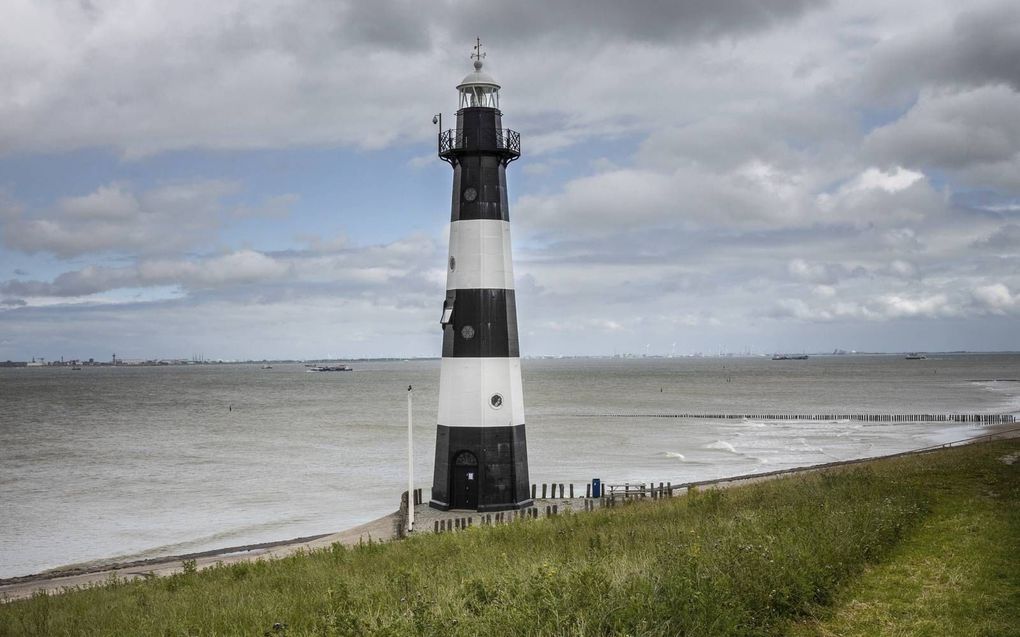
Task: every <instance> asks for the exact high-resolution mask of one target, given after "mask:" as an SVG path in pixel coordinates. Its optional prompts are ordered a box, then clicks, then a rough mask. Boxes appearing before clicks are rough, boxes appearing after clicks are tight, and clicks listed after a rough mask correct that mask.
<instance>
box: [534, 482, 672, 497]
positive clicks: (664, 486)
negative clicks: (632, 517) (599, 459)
mask: <svg viewBox="0 0 1020 637" xmlns="http://www.w3.org/2000/svg"><path fill="white" fill-rule="evenodd" d="M538 487H539V485H537V484H533V485H531V499H532V500H537V499H538V498H539V495H538V493H539V491H538ZM557 491H559V496H557V495H556V493H557ZM541 493H542V495H541V499H543V500H548V499H550V498H553V499H555V498H557V497H558V498H560V499H566V498H570V499H574V485H573V484H563V483H559V484H557V483H551V484H550V483H545V482H543V483H542V491H541ZM568 493H569V495H567V494H568ZM672 495H673V485H672V483H669V482H660V483H659V486H655V483H654V482H652V483H651V485H649V486H646V485H645V483H643V482H640V483H634V484H631V483H629V482H625V483H622V484H607V483H603V484H602V490H601V492H600V493H599V497H601V498H612V497H615V496H622V497H625V498H626V497H635V496H636V497H652V498H659V497H672ZM584 497H585V498H586V499H589V498H591V497H592V485H591V483H590V482H589V483H587V484H585V485H584Z"/></svg>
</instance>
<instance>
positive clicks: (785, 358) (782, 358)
mask: <svg viewBox="0 0 1020 637" xmlns="http://www.w3.org/2000/svg"><path fill="white" fill-rule="evenodd" d="M807 359H808V355H807V354H796V355H794V356H790V355H788V354H774V355H773V356H772V360H774V361H806V360H807Z"/></svg>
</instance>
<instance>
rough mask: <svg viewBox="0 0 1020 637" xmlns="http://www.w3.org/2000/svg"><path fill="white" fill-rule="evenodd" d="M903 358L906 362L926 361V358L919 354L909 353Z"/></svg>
mask: <svg viewBox="0 0 1020 637" xmlns="http://www.w3.org/2000/svg"><path fill="white" fill-rule="evenodd" d="M904 358H905V359H907V360H908V361H926V360H928V357H927V356H925V355H924V354H921V353H920V352H910V353H909V354H907V355H906V356H904Z"/></svg>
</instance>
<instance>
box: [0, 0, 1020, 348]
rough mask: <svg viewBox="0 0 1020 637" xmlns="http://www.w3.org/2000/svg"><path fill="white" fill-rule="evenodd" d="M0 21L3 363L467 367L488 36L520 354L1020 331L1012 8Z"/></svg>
mask: <svg viewBox="0 0 1020 637" xmlns="http://www.w3.org/2000/svg"><path fill="white" fill-rule="evenodd" d="M0 14H2V15H3V16H4V19H3V20H2V21H0V77H2V78H3V85H4V86H3V90H2V91H0V360H7V359H13V360H27V359H29V358H31V357H43V358H46V359H57V358H59V357H61V356H64V357H67V358H85V359H87V358H90V357H94V358H96V359H97V360H109V358H110V356H111V354H113V353H116V354H117V355H118V357H120V358H123V359H131V358H190V357H192V356H197V355H201V356H204V357H206V358H211V359H217V358H222V359H262V358H270V359H272V358H319V357H336V358H353V357H376V356H378V357H383V356H396V357H411V356H439V355H440V352H441V344H442V334H441V330H440V326H439V317H440V313H441V309H442V303H443V298H444V292H443V291H444V289H445V276H446V273H445V263H446V253H447V236H448V226H449V205H450V189H451V185H452V172H451V170H450V167H449V166H448V165H447V164H445V163H444V162H442V161H441V160H439V159H438V158H437V157H436V148H435V147H436V132H437V127H436V126H434V125H433V124H432V118H433V115H435V114H437V113H442V114H443V115H444V117H445V118H446V119H444V124H447V126H448V125H449V124H450V122H452V121H454V120H453V115H454V113H455V111H456V106H457V101H456V100H457V94H456V89H455V86H456V85H457V84H458V83H459V81H460V80H461V78H462V77H463V76H464V75H466V74H467V73H468V72H469V71H470V70H471V60H470V58H469V56H470V54H471V52H472V45H473V44H474V42H475V37H480V38H481V40H482V44H483V48H484V50H485V51H486V52H487V57H486V58H485V70H486V72H489V73H491V74H492V75H493V76H494V77H495V78H496V79H497V81H499V82H500V84H501V85H502V87H503V88H502V90H501V94H500V105H501V108H502V110H503V122H504V125H505V126H507V127H509V128H512V129H514V130H517V131H519V132H520V134H521V138H522V157H521V159H520V160H519V161H517V162H514V163H513V164H511V165H510V167H509V169H508V171H507V173H508V177H507V179H508V188H509V190H510V218H511V227H512V233H513V257H514V268H515V281H516V289H517V306H518V319H519V324H520V339H521V352H522V355H524V356H546V355H606V354H608V355H611V354H625V353H633V354H638V355H640V354H651V355H670V354H675V355H685V354H690V353H696V352H702V353H705V354H716V353H719V352H724V351H725V352H744V351H752V352H760V353H771V352H808V351H810V352H817V351H832V350H833V349H836V348H839V349H845V350H859V351H945V350H964V349H966V350H1017V349H1020V63H1018V60H1020V4H1018V3H1016V2H1015V1H1014V0H1006V1H1002V0H992V1H984V0H977V1H974V2H967V3H961V2H956V1H942V0H923V1H921V0H902V1H900V2H888V1H887V0H881V1H876V0H852V1H842V0H833V1H818V0H776V1H774V2H768V3H761V2H752V1H751V0H717V1H714V2H693V1H689V0H685V1H678V2H661V1H652V0H640V1H631V2H626V3H624V2H617V1H614V0H583V1H582V0H545V1H543V2H535V1H532V0H520V1H517V2H500V3H496V2H476V1H459V0H446V1H443V2H436V3H421V2H412V1H410V0H373V1H372V2H363V1H362V2H357V1H343V0H328V1H327V0H278V1H274V0H256V1H251V0H246V1H244V2H242V1H241V0H218V1H217V2H208V1H205V0H203V1H197V0H175V1H173V2H169V1H164V2H156V1H148V0H44V1H39V0H0Z"/></svg>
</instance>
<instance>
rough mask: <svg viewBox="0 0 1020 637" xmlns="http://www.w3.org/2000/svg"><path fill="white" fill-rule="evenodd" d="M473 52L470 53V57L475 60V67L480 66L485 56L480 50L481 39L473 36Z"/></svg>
mask: <svg viewBox="0 0 1020 637" xmlns="http://www.w3.org/2000/svg"><path fill="white" fill-rule="evenodd" d="M474 49H475V52H474V53H472V54H471V59H472V60H474V61H475V68H476V69H481V68H482V59H484V58H485V53H483V52H482V39H481V38H477V37H476V38H475V46H474Z"/></svg>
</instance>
